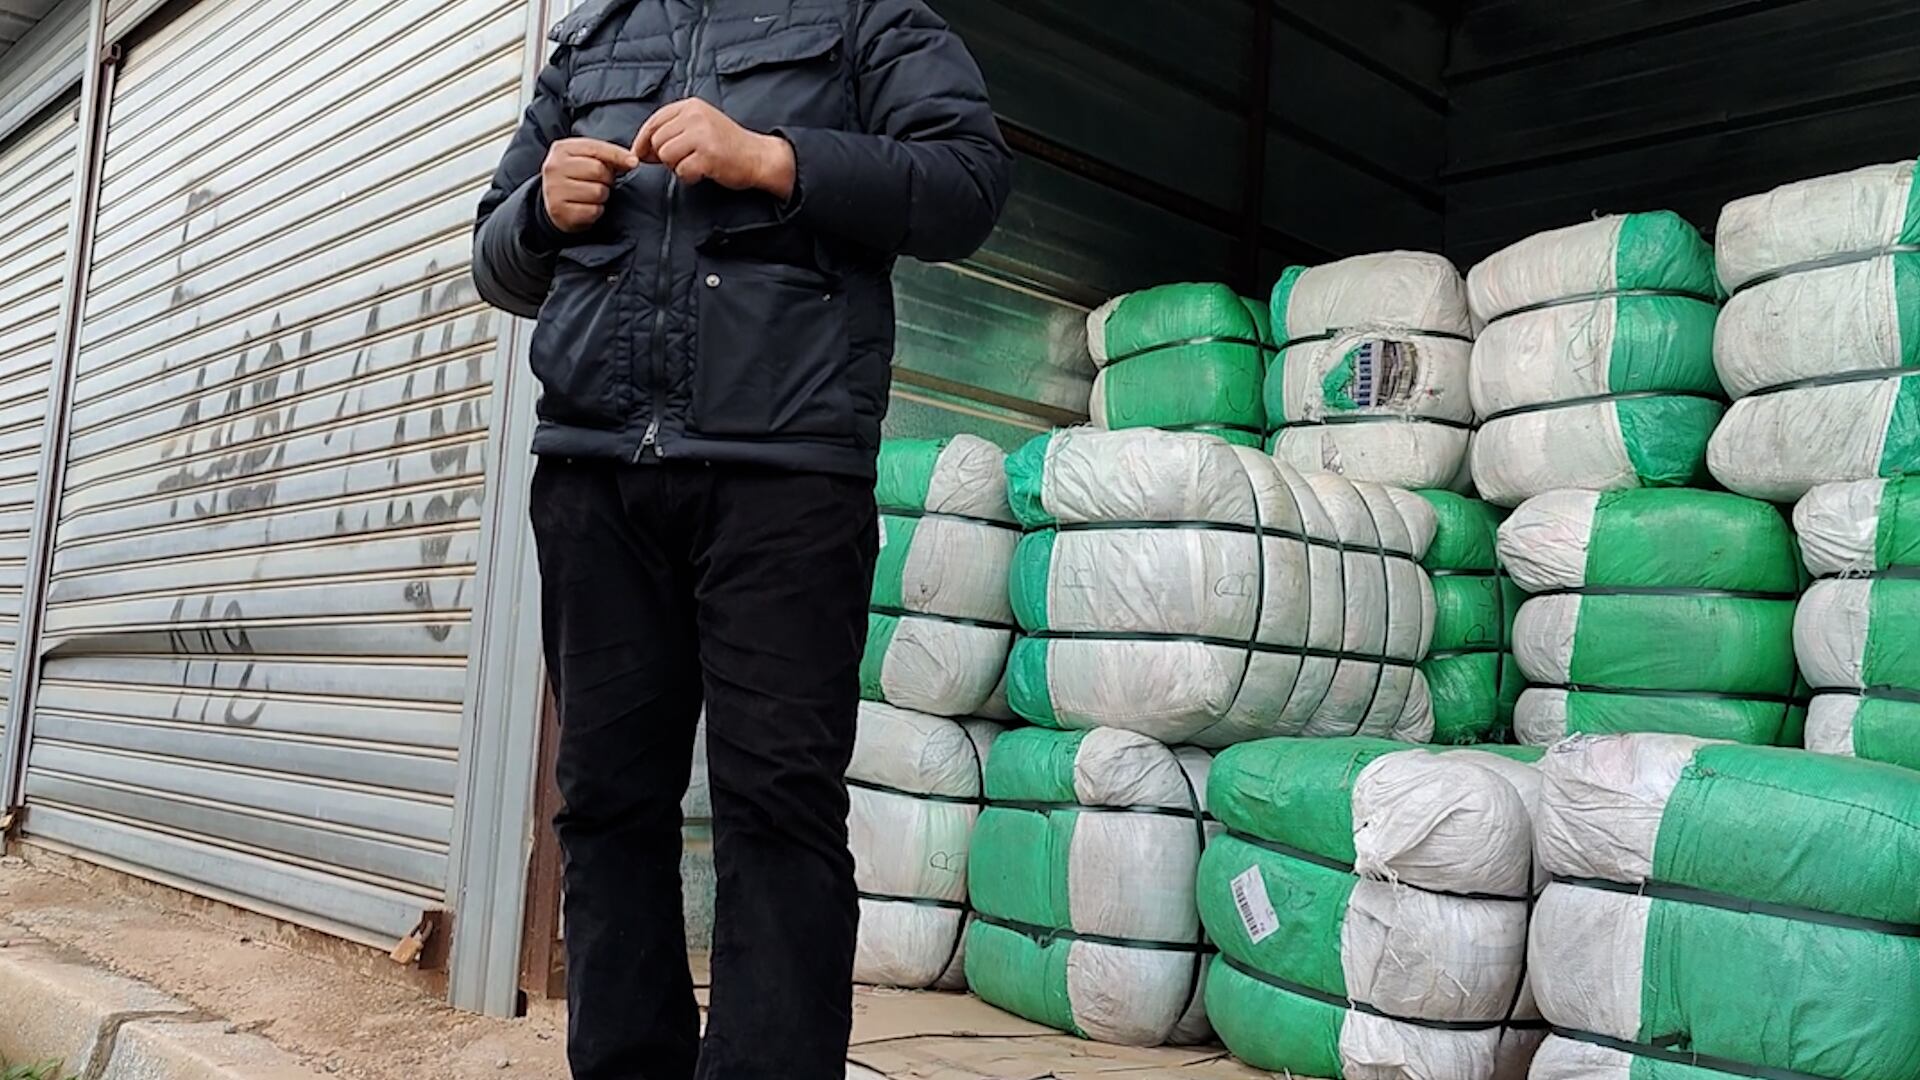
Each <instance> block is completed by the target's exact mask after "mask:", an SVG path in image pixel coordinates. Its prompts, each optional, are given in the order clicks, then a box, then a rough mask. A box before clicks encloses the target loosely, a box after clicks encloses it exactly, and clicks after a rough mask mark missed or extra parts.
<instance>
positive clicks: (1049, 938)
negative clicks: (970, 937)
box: [973, 911, 1214, 956]
mask: <svg viewBox="0 0 1920 1080" xmlns="http://www.w3.org/2000/svg"><path fill="white" fill-rule="evenodd" d="M973 917H974V918H976V919H978V920H980V921H981V922H983V923H986V924H987V925H988V926H997V927H999V928H1000V929H1002V930H1011V931H1013V932H1014V933H1016V934H1019V935H1020V936H1022V937H1025V938H1031V939H1032V940H1034V941H1037V942H1039V943H1040V944H1042V945H1051V944H1053V943H1054V942H1056V941H1085V942H1087V943H1089V944H1092V945H1111V946H1113V947H1114V948H1116V949H1151V950H1153V951H1155V952H1177V953H1189V954H1192V955H1194V956H1206V955H1209V954H1211V953H1212V952H1213V951H1214V950H1213V947H1212V946H1210V945H1205V944H1200V943H1196V942H1190V941H1189V942H1179V941H1152V940H1149V939H1147V938H1126V937H1110V936H1108V935H1106V934H1082V933H1080V932H1079V931H1077V930H1063V929H1060V928H1059V927H1053V926H1039V925H1036V924H1034V923H1030V922H1021V921H1020V920H1018V919H1007V918H1002V917H1001V916H999V915H989V914H987V913H986V912H984V911H975V912H974V913H973Z"/></svg>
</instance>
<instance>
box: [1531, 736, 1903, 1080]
mask: <svg viewBox="0 0 1920 1080" xmlns="http://www.w3.org/2000/svg"><path fill="white" fill-rule="evenodd" d="M1540 768H1541V771H1542V774H1543V784H1542V790H1541V794H1540V803H1539V809H1538V813H1537V816H1536V820H1535V832H1536V849H1537V852H1538V856H1539V858H1540V860H1541V862H1542V863H1543V864H1544V865H1545V867H1546V869H1547V870H1549V871H1550V872H1551V873H1552V874H1553V884H1551V885H1549V886H1548V887H1547V890H1546V892H1545V893H1544V894H1543V895H1542V896H1541V898H1540V901H1539V904H1538V906H1537V908H1536V911H1535V915H1534V921H1533V929H1532V935H1531V942H1530V949H1529V957H1528V971H1529V974H1530V977H1531V979H1532V983H1533V988H1534V992H1535V995H1536V998H1537V1000H1538V1003H1539V1006H1540V1011H1541V1012H1542V1013H1543V1014H1544V1015H1545V1016H1546V1018H1547V1020H1548V1021H1549V1022H1550V1023H1551V1024H1552V1025H1553V1032H1554V1034H1553V1036H1552V1037H1551V1038H1549V1039H1548V1040H1547V1042H1546V1043H1545V1045H1544V1046H1542V1048H1541V1050H1540V1052H1539V1056H1538V1058H1537V1059H1536V1061H1535V1065H1534V1071H1533V1076H1534V1077H1535V1080H1575V1078H1587V1077H1627V1076H1635V1077H1638V1076H1648V1077H1653V1076H1661V1077H1666V1076H1672V1077H1683V1076H1684V1077H1687V1078H1690V1080H1692V1078H1698V1080H1716V1078H1721V1077H1796V1078H1798V1077H1820V1078H1824V1080H1893V1078H1896V1077H1906V1076H1915V1075H1920V1011H1916V1010H1915V1009H1914V1008H1913V1003H1914V1002H1915V1001H1917V1000H1920V893H1916V891H1915V890H1914V888H1913V868H1914V867H1915V866H1916V865H1920V784H1917V783H1915V782H1914V776H1913V774H1912V773H1910V772H1908V771H1906V770H1904V769H1900V768H1897V767H1895V766H1891V765H1883V764H1879V763H1876V762H1864V761H1857V760H1851V759H1847V758H1840V757H1831V756H1826V755H1820V754H1809V753H1805V752H1802V751H1798V750H1789V749H1782V748H1775V747H1755V746H1741V745H1738V744H1732V743H1716V742H1706V741H1702V740H1699V739H1695V738H1691V737H1687V736H1681V735H1664V734H1636V735H1617V736H1583V737H1579V738H1575V739H1570V740H1567V741H1566V742H1563V743H1561V744H1560V745H1558V746H1555V747H1554V748H1553V749H1551V750H1549V751H1548V752H1547V754H1546V756H1545V758H1544V759H1543V760H1542V762H1541V764H1540Z"/></svg>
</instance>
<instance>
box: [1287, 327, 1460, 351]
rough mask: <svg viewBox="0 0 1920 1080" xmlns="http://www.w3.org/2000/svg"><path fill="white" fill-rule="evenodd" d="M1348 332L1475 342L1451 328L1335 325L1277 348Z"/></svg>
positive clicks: (1329, 338)
mask: <svg viewBox="0 0 1920 1080" xmlns="http://www.w3.org/2000/svg"><path fill="white" fill-rule="evenodd" d="M1347 334H1367V335H1370V336H1372V337H1380V338H1393V337H1430V338H1440V339H1442V340H1444V341H1464V342H1466V343H1467V344H1469V345H1471V344H1473V338H1471V337H1469V336H1467V335H1466V334H1456V333H1454V332H1453V331H1451V330H1421V329H1418V328H1416V327H1406V326H1334V327H1329V328H1328V329H1325V330H1322V331H1320V332H1319V333H1317V334H1302V335H1300V336H1299V337H1291V338H1288V339H1287V340H1285V341H1283V342H1281V343H1280V344H1279V345H1278V346H1277V347H1276V349H1277V351H1279V352H1286V351H1287V350H1288V349H1291V348H1293V347H1294V346H1295V345H1312V344H1314V343H1316V342H1321V341H1332V340H1333V339H1334V338H1337V337H1344V336H1345V335H1347Z"/></svg>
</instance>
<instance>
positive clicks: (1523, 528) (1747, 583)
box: [1499, 489, 1804, 746]
mask: <svg viewBox="0 0 1920 1080" xmlns="http://www.w3.org/2000/svg"><path fill="white" fill-rule="evenodd" d="M1499 547H1500V560H1501V562H1502V563H1503V564H1504V565H1505V566H1506V568H1507V572H1508V573H1510V574H1512V575H1513V579H1514V581H1515V583H1517V584H1518V585H1519V586H1520V587H1521V588H1523V589H1525V590H1527V591H1528V592H1530V593H1536V594H1540V595H1535V596H1533V597H1531V598H1530V599H1528V600H1527V602H1526V603H1524V604H1522V605H1521V607H1520V613H1519V615H1518V616H1517V617H1516V618H1515V620H1514V626H1513V643H1514V644H1513V651H1514V658H1515V659H1516V660H1517V661H1518V662H1519V665H1520V669H1521V671H1522V672H1524V673H1525V674H1526V676H1527V679H1528V680H1529V682H1530V683H1532V684H1533V685H1531V686H1529V687H1528V689H1527V690H1526V691H1524V692H1523V693H1522V694H1521V695H1520V701H1519V704H1518V705H1517V706H1516V707H1515V709H1514V721H1513V722H1514V731H1515V733H1516V734H1517V735H1518V737H1519V739H1520V741H1522V742H1526V743H1531V744H1534V745H1541V746H1544V745H1546V744H1548V743H1551V742H1553V741H1554V740H1556V739H1559V738H1560V737H1561V736H1563V735H1566V734H1567V733H1569V732H1592V733H1612V732H1625V731H1671V732H1682V733H1686V734H1693V735H1700V736H1705V737H1710V738H1718V739H1732V740H1736V741H1740V742H1747V743H1775V744H1781V745H1789V744H1791V745H1798V743H1799V741H1800V738H1801V732H1800V729H1801V723H1802V719H1803V713H1804V710H1802V709H1801V708H1800V707H1799V706H1798V705H1796V704H1794V702H1793V699H1794V696H1795V695H1794V691H1795V667H1794V659H1793V612H1794V602H1795V600H1796V598H1797V596H1798V592H1799V581H1800V573H1799V567H1798V565H1797V559H1796V557H1795V552H1794V545H1793V536H1792V534H1791V533H1790V532H1789V531H1788V528H1787V523H1786V521H1785V519H1783V518H1782V517H1781V515H1780V513H1779V511H1777V510H1775V509H1774V508H1773V507H1772V506H1769V505H1768V504H1766V503H1762V502H1758V501H1755V500H1752V499H1744V498H1741V497H1740V496H1738V495H1728V494H1725V493H1722V492H1707V491H1685V490H1655V489H1644V490H1632V491H1613V492H1604V493H1602V492H1593V491H1555V492H1549V493H1547V494H1545V495H1539V496H1536V497H1534V498H1532V499H1529V500H1527V501H1526V502H1525V503H1522V504H1521V505H1520V507H1519V508H1518V509H1516V510H1515V511H1514V512H1513V515H1512V516H1511V517H1509V518H1507V520H1506V522H1505V524H1503V525H1501V526H1500V541H1499Z"/></svg>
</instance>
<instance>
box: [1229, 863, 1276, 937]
mask: <svg viewBox="0 0 1920 1080" xmlns="http://www.w3.org/2000/svg"><path fill="white" fill-rule="evenodd" d="M1229 888H1231V889H1232V890H1233V906H1234V907H1235V908H1237V909H1238V910H1239V912H1240V925H1242V926H1244V927H1246V928H1247V938H1248V940H1250V941H1252V942H1253V943H1254V944H1255V945H1258V944H1260V943H1261V942H1262V941H1265V940H1267V939H1268V938H1270V937H1272V936H1273V935H1274V934H1276V933H1279V931H1280V916H1278V915H1276V914H1274V911H1273V901H1272V900H1269V899H1267V879H1266V878H1263V877H1261V876H1260V868H1259V867H1257V866H1249V867H1247V869H1246V870H1245V871H1244V872H1242V873H1241V874H1240V876H1239V877H1236V878H1234V879H1233V882H1232V884H1231V885H1230V886H1229Z"/></svg>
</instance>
